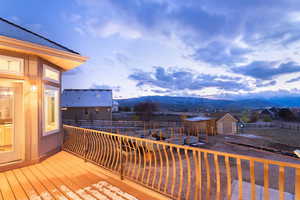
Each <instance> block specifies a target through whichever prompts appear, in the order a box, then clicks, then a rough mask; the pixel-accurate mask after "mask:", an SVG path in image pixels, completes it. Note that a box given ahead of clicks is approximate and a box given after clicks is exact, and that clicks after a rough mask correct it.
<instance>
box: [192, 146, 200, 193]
mask: <svg viewBox="0 0 300 200" xmlns="http://www.w3.org/2000/svg"><path fill="white" fill-rule="evenodd" d="M196 153H197V152H196V151H195V150H193V159H194V170H195V191H194V199H199V185H200V184H201V183H200V181H199V177H200V175H199V162H198V159H197V154H196Z"/></svg>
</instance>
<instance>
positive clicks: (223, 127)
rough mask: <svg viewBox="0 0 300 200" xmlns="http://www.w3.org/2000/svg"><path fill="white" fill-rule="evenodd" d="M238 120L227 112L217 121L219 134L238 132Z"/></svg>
mask: <svg viewBox="0 0 300 200" xmlns="http://www.w3.org/2000/svg"><path fill="white" fill-rule="evenodd" d="M236 124H237V120H235V119H234V118H233V117H232V116H231V115H230V114H226V115H225V116H224V117H222V118H221V119H220V120H218V121H217V131H218V134H229V135H232V134H236V133H237V128H236Z"/></svg>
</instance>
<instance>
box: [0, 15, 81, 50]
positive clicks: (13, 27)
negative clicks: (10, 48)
mask: <svg viewBox="0 0 300 200" xmlns="http://www.w3.org/2000/svg"><path fill="white" fill-rule="evenodd" d="M1 35H2V36H6V37H10V38H14V39H18V40H22V41H26V42H31V43H35V44H38V45H43V46H47V47H51V48H55V49H58V50H62V51H67V52H70V53H75V54H79V53H78V52H76V51H73V50H71V49H69V48H67V47H65V46H63V45H61V44H58V43H56V42H54V41H52V40H49V39H48V38H45V37H43V36H41V35H39V34H37V33H34V32H32V31H30V30H28V29H26V28H24V27H22V26H19V25H17V24H14V23H12V22H10V21H8V20H6V19H3V18H1V17H0V36H1Z"/></svg>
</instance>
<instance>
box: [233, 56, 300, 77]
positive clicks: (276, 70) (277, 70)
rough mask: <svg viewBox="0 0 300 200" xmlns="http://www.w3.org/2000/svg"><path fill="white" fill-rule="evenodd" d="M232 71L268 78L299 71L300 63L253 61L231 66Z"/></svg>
mask: <svg viewBox="0 0 300 200" xmlns="http://www.w3.org/2000/svg"><path fill="white" fill-rule="evenodd" d="M232 71H233V72H235V73H238V74H243V75H245V76H250V77H253V78H256V79H261V80H270V79H273V78H274V77H278V76H280V75H283V74H290V73H294V72H300V65H299V64H298V63H295V62H286V63H281V64H279V63H278V62H266V61H254V62H252V63H250V64H248V65H244V66H240V67H235V68H232Z"/></svg>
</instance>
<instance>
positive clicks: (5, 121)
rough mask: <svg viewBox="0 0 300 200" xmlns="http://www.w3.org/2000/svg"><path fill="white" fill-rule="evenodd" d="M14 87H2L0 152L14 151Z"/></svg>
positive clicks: (0, 100)
mask: <svg viewBox="0 0 300 200" xmlns="http://www.w3.org/2000/svg"><path fill="white" fill-rule="evenodd" d="M13 105H14V92H13V90H12V88H3V87H0V153H1V152H7V151H13V141H14V140H13V137H14V135H13V133H14V132H13V108H14V106H13Z"/></svg>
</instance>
